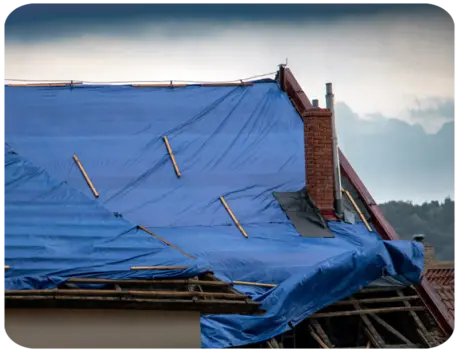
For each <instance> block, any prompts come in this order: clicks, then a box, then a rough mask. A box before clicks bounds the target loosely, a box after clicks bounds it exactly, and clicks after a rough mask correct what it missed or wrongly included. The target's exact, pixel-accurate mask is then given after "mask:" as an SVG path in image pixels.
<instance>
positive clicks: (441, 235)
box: [379, 198, 454, 261]
mask: <svg viewBox="0 0 459 352" xmlns="http://www.w3.org/2000/svg"><path fill="white" fill-rule="evenodd" d="M379 206H380V208H381V210H382V212H383V213H384V215H385V217H386V219H387V220H388V221H389V222H390V223H391V225H392V226H393V227H394V228H395V230H396V231H397V233H398V234H399V235H400V236H401V237H402V238H403V239H412V237H413V235H414V234H424V235H425V240H426V242H428V243H430V244H432V245H434V247H435V256H436V259H437V260H448V261H449V260H454V201H453V200H451V199H450V198H446V199H445V201H444V202H438V201H432V202H429V203H427V202H426V203H424V204H422V205H415V204H412V203H411V202H402V201H391V202H388V203H383V204H380V205H379Z"/></svg>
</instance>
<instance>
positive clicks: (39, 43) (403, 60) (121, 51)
mask: <svg viewBox="0 0 459 352" xmlns="http://www.w3.org/2000/svg"><path fill="white" fill-rule="evenodd" d="M5 29H6V56H5V60H6V78H14V79H50V80H61V79H63V80H66V79H68V80H70V79H73V80H87V81H126V80H170V79H174V80H233V79H238V78H245V77H250V76H253V75H256V74H261V73H269V72H273V71H276V69H277V65H278V64H280V63H282V62H285V60H286V58H288V67H290V69H291V70H292V71H293V73H294V74H295V76H296V77H297V79H298V80H299V82H300V84H301V85H302V87H303V90H304V91H305V92H306V94H307V95H308V96H309V97H310V98H311V99H313V98H319V100H320V102H321V105H323V104H324V89H325V83H326V82H333V85H334V88H335V96H336V100H337V102H338V104H337V108H336V113H337V121H338V133H339V138H340V140H339V142H340V145H341V147H342V149H343V151H344V153H345V154H346V155H347V156H348V158H349V159H350V161H351V162H352V164H353V166H354V168H355V169H356V170H357V172H358V173H359V174H360V176H361V177H362V179H363V180H364V182H365V183H366V184H367V187H368V188H369V189H370V191H371V192H372V193H373V195H374V197H375V199H376V200H377V201H379V202H383V201H387V200H392V199H396V200H399V199H401V200H412V201H414V202H416V203H419V202H422V201H424V200H432V199H437V200H442V199H444V198H445V197H446V196H451V197H453V196H454V194H453V190H454V177H453V169H454V168H453V162H454V160H453V153H454V152H453V146H454V127H453V121H454V56H453V54H454V44H453V43H454V38H453V34H454V33H453V32H454V24H453V21H452V19H451V17H450V16H449V15H448V14H447V13H446V12H444V11H443V10H441V9H439V8H437V7H434V6H429V5H365V6H364V5H289V6H287V5H281V6H275V5H270V6H268V5H261V6H254V5H250V6H249V5H232V6H227V5H202V6H197V5H181V6H174V5H167V6H166V5H128V6H126V5H125V6H122V5H28V6H25V7H22V8H19V9H18V10H16V11H15V12H13V13H12V14H11V15H10V17H9V18H8V20H7V22H6V27H5Z"/></svg>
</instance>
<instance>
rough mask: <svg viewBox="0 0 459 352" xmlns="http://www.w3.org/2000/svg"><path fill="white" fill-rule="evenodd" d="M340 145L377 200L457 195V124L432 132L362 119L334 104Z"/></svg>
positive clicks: (378, 119) (375, 118)
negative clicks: (455, 143)
mask: <svg viewBox="0 0 459 352" xmlns="http://www.w3.org/2000/svg"><path fill="white" fill-rule="evenodd" d="M336 116H337V128H338V136H339V144H340V147H341V149H342V150H343V152H344V153H345V155H346V156H347V157H348V158H349V160H350V161H351V163H352V165H353V166H354V168H355V169H356V171H357V172H358V173H359V175H360V177H361V178H362V179H363V181H364V182H365V184H366V185H367V187H368V188H369V189H370V192H372V194H373V196H374V197H375V199H376V200H377V201H378V202H384V201H388V200H411V201H413V202H415V203H420V202H423V201H426V200H433V199H437V200H442V199H444V198H445V197H446V196H451V197H454V122H447V123H444V124H443V126H442V128H441V129H440V130H439V131H438V132H437V133H434V134H429V133H426V132H425V130H424V129H423V128H422V127H421V126H420V125H410V124H408V123H406V122H404V121H401V120H399V119H396V118H388V117H385V116H382V115H379V116H378V115H377V116H373V118H371V119H362V118H361V117H360V116H358V115H357V114H355V113H354V112H353V111H352V110H351V108H350V107H349V106H347V105H346V104H344V103H338V104H337V105H336Z"/></svg>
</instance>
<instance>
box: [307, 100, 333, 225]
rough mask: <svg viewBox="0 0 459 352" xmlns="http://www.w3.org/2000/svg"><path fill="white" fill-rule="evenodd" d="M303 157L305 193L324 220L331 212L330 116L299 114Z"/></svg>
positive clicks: (318, 110) (314, 111) (312, 112)
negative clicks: (302, 135) (302, 131)
mask: <svg viewBox="0 0 459 352" xmlns="http://www.w3.org/2000/svg"><path fill="white" fill-rule="evenodd" d="M302 118H303V121H304V148H305V157H306V190H307V192H308V194H309V196H310V197H311V198H312V200H313V201H314V203H315V205H316V206H317V207H318V208H319V210H320V212H321V213H322V216H323V217H324V218H325V219H326V220H337V218H336V215H335V210H334V179H333V177H334V176H333V132H332V129H333V127H332V113H331V111H330V110H328V109H321V108H312V109H309V110H307V111H305V112H304V113H303V114H302Z"/></svg>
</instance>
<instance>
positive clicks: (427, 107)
mask: <svg viewBox="0 0 459 352" xmlns="http://www.w3.org/2000/svg"><path fill="white" fill-rule="evenodd" d="M409 113H410V117H411V118H413V120H423V119H426V118H427V119H430V118H443V119H447V120H449V121H451V120H453V119H454V100H453V99H441V98H431V99H425V100H419V99H418V100H416V107H414V108H412V109H409Z"/></svg>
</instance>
